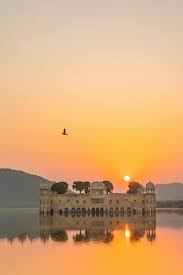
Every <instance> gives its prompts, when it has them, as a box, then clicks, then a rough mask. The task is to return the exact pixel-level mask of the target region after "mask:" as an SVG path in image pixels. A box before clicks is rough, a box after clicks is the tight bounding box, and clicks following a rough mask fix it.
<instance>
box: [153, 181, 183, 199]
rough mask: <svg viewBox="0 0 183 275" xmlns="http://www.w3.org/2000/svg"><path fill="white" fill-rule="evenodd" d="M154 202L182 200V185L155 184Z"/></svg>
mask: <svg viewBox="0 0 183 275" xmlns="http://www.w3.org/2000/svg"><path fill="white" fill-rule="evenodd" d="M156 200H158V201H168V200H170V201H178V200H183V184H182V183H169V184H157V185H156Z"/></svg>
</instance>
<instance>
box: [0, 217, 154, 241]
mask: <svg viewBox="0 0 183 275" xmlns="http://www.w3.org/2000/svg"><path fill="white" fill-rule="evenodd" d="M8 215H10V213H9V214H8ZM16 215H17V214H16ZM27 216H28V217H29V218H28V217H27ZM8 220H10V217H9V219H8ZM3 225H4V230H3V231H2V232H0V238H1V239H6V240H8V241H9V242H10V243H11V244H13V243H14V241H16V240H18V241H19V242H21V243H22V244H24V243H25V242H28V241H30V242H33V241H34V240H36V239H40V240H41V241H42V242H43V243H45V244H46V243H47V242H48V241H49V240H52V241H54V242H63V243H64V242H67V241H71V242H72V243H73V244H80V243H90V242H98V243H106V244H108V243H111V242H113V239H114V232H115V231H121V234H123V235H124V236H125V237H126V238H127V239H129V240H130V241H131V242H134V241H138V240H140V239H142V238H147V240H149V241H150V242H152V241H154V240H155V238H156V216H155V215H153V216H133V215H131V216H120V215H116V216H115V215H110V216H106V215H102V216H100V215H97V216H92V215H91V216H89V215H86V214H85V215H81V214H77V215H76V214H75V215H70V214H69V215H59V214H54V215H50V214H44V215H39V214H36V215H35V214H31V213H29V214H28V215H23V214H22V216H21V213H20V217H19V219H18V220H17V221H16V222H15V223H14V225H13V226H12V225H11V224H7V226H6V224H5V223H3ZM4 232H6V233H4Z"/></svg>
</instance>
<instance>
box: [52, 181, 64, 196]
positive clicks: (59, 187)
mask: <svg viewBox="0 0 183 275" xmlns="http://www.w3.org/2000/svg"><path fill="white" fill-rule="evenodd" d="M67 189H68V183H67V182H64V181H63V182H56V183H54V184H52V186H51V191H52V192H56V193H57V194H65V193H66V192H67Z"/></svg>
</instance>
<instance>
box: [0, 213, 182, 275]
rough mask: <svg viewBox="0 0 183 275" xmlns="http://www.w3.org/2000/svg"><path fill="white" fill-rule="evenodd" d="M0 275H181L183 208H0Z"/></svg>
mask: <svg viewBox="0 0 183 275" xmlns="http://www.w3.org/2000/svg"><path fill="white" fill-rule="evenodd" d="M0 270H1V273H0V274H2V275H50V274H53V275H57V274H62V275H71V274H75V275H77V274H80V275H85V274H87V275H90V274H91V275H98V274H100V275H103V274H105V275H109V274H110V275H111V274H114V275H115V274H124V275H128V274H130V275H131V274H137V275H138V274H140V275H151V274H152V275H154V274H157V275H159V274H162V275H164V274H166V275H174V274H175V275H183V213H182V212H174V213H168V212H161V213H157V214H156V216H153V217H136V216H135V217H134V216H133V217H126V216H124V217H120V216H119V217H115V216H113V217H106V216H105V217H88V216H85V217H77V216H75V217H71V216H68V217H65V216H57V215H54V216H39V213H38V211H36V210H30V209H24V210H8V209H3V210H0Z"/></svg>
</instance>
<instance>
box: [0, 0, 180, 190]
mask: <svg viewBox="0 0 183 275" xmlns="http://www.w3.org/2000/svg"><path fill="white" fill-rule="evenodd" d="M32 2H33V3H32ZM137 2H138V3H137ZM182 9H183V3H182V1H179V0H175V1H165V0H161V1H147V0H146V1H145V0H141V1H135V0H129V1H118V0H114V1H112V2H111V1H104V0H99V1H96V0H93V1H82V0H79V1H77V3H76V1H74V0H68V1H54V2H50V1H43V0H39V1H35V2H34V1H30V3H25V2H24V1H18V0H16V1H8V3H5V1H2V2H1V3H0V18H1V19H0V29H1V37H0V45H1V46H0V48H1V51H0V59H1V62H0V94H1V100H0V121H1V139H0V166H1V167H11V168H16V169H21V170H25V171H28V172H31V173H35V174H39V175H42V176H44V177H47V178H49V179H53V180H67V181H68V182H69V183H71V182H72V181H73V180H75V179H76V180H77V179H88V180H96V179H110V180H112V181H113V182H114V183H115V186H116V188H118V189H119V188H120V186H121V185H122V186H123V187H124V186H125V183H124V182H123V181H122V177H123V176H124V175H130V176H132V178H133V179H134V180H139V181H142V182H146V181H147V180H149V179H151V180H152V181H154V182H155V183H166V182H171V181H183V171H182V163H183V142H182V140H183V123H182V119H183V108H182V103H183V92H182V91H183V89H182V88H183V78H182V71H183V54H182V46H183V28H182V26H183V18H182V14H181V11H182ZM63 127H66V128H68V131H69V136H67V137H63V136H61V135H60V132H61V131H62V129H63Z"/></svg>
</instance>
